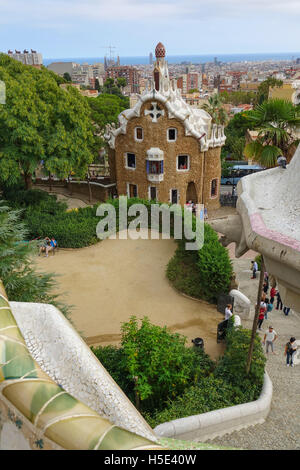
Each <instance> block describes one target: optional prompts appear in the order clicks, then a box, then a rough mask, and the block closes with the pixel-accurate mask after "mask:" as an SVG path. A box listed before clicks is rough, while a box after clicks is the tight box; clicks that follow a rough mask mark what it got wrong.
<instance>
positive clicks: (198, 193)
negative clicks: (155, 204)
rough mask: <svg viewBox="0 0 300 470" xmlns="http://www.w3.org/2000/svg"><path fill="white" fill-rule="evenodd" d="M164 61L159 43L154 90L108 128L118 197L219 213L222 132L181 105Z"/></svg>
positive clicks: (201, 114) (198, 112)
mask: <svg viewBox="0 0 300 470" xmlns="http://www.w3.org/2000/svg"><path fill="white" fill-rule="evenodd" d="M164 57H165V49H164V46H163V45H162V44H161V43H159V44H158V45H157V47H156V62H155V63H154V73H153V79H152V81H151V84H150V87H148V88H146V90H145V92H144V93H143V94H142V95H141V96H140V97H139V100H138V102H137V103H136V105H135V106H134V107H133V108H132V109H129V110H126V111H124V112H123V113H121V114H120V116H119V124H120V126H119V127H118V128H115V127H114V126H108V127H107V131H106V139H107V141H108V143H109V147H110V151H109V163H110V170H111V178H112V180H113V181H115V182H116V184H117V193H118V195H127V196H128V197H139V198H143V199H154V200H157V201H160V202H166V203H179V204H181V205H183V204H185V203H186V202H187V201H190V200H192V201H193V202H194V203H203V204H204V205H205V207H206V208H207V209H216V208H218V207H219V191H220V189H219V188H220V179H221V162H220V152H221V146H222V145H223V144H224V143H225V135H224V129H223V127H222V126H217V125H215V124H212V123H211V117H210V116H209V114H207V113H206V112H205V111H204V110H201V109H197V108H191V107H190V106H189V105H188V104H187V103H185V102H184V101H183V99H182V98H181V94H180V92H179V90H177V87H176V82H175V80H174V81H171V80H170V79H169V74H168V68H167V63H166V61H165V59H164Z"/></svg>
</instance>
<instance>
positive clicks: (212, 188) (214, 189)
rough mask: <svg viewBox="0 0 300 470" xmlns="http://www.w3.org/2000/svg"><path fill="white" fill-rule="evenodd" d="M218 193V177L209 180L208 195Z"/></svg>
mask: <svg viewBox="0 0 300 470" xmlns="http://www.w3.org/2000/svg"><path fill="white" fill-rule="evenodd" d="M217 195H218V178H215V179H213V180H212V181H211V185H210V197H212V198H213V197H217Z"/></svg>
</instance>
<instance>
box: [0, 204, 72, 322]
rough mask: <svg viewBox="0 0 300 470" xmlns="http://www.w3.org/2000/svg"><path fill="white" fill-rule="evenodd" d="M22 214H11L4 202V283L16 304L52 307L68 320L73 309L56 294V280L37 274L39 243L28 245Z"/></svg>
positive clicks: (0, 224)
mask: <svg viewBox="0 0 300 470" xmlns="http://www.w3.org/2000/svg"><path fill="white" fill-rule="evenodd" d="M26 239H27V240H28V234H27V231H26V227H25V224H24V223H21V221H20V211H19V210H11V209H9V208H8V207H6V206H4V205H3V204H2V203H1V202H0V279H1V280H2V281H3V284H4V287H5V289H6V292H7V295H8V298H9V299H10V300H11V301H15V302H38V303H49V304H53V305H55V306H56V307H58V308H59V309H60V310H61V311H62V312H63V313H64V314H65V315H66V316H68V314H69V313H70V308H69V307H68V306H66V305H64V304H62V303H61V302H59V301H58V296H57V295H54V294H53V290H54V289H57V282H56V276H55V275H54V274H52V273H42V272H40V271H36V269H35V267H34V266H33V264H32V258H33V255H34V253H35V252H36V251H37V244H36V242H33V243H28V242H26V241H25V240H26Z"/></svg>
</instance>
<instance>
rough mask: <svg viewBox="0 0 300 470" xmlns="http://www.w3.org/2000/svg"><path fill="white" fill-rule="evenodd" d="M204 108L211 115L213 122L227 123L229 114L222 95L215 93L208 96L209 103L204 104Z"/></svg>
mask: <svg viewBox="0 0 300 470" xmlns="http://www.w3.org/2000/svg"><path fill="white" fill-rule="evenodd" d="M202 109H204V110H205V111H206V112H207V113H208V114H209V115H210V116H211V117H212V123H213V124H221V125H225V124H226V122H227V120H228V116H227V113H226V111H225V109H224V108H223V101H222V98H221V97H220V95H218V94H214V95H213V96H211V97H209V98H208V103H205V104H203V106H202Z"/></svg>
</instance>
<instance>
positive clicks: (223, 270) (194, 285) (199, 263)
mask: <svg viewBox="0 0 300 470" xmlns="http://www.w3.org/2000/svg"><path fill="white" fill-rule="evenodd" d="M184 245H185V241H181V242H179V243H178V248H177V250H176V252H175V255H174V256H173V258H172V259H171V260H170V261H169V263H168V266H167V271H166V274H167V277H168V279H169V280H170V281H171V282H172V284H173V286H174V287H175V288H176V289H178V290H179V291H181V292H184V293H185V294H187V295H190V296H192V297H196V298H198V299H205V300H207V301H209V302H216V301H217V298H218V296H219V295H220V294H222V293H227V292H228V290H229V286H230V279H231V276H232V265H231V261H230V258H229V255H228V251H227V250H226V248H224V247H223V246H222V245H221V244H220V243H219V241H218V236H217V234H216V232H215V231H214V230H213V229H212V228H211V227H210V226H209V225H208V224H205V225H204V245H203V247H202V248H201V249H200V250H199V251H187V250H185V246H184Z"/></svg>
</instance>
